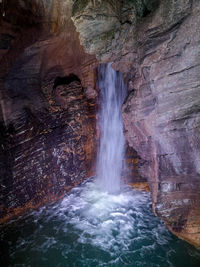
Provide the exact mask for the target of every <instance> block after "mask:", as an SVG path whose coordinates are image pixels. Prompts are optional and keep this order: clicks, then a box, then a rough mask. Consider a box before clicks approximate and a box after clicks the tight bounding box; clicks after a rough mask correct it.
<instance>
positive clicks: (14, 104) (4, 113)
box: [0, 0, 97, 222]
mask: <svg viewBox="0 0 200 267" xmlns="http://www.w3.org/2000/svg"><path fill="white" fill-rule="evenodd" d="M71 7H72V1H58V0H52V1H49V0H48V1H47V0H43V1H36V0H35V1H32V0H31V1H22V0H20V1H16V0H8V1H3V3H0V10H1V14H0V15H1V16H0V22H1V23H0V93H1V109H0V124H1V125H0V137H1V145H0V160H1V163H0V177H1V178H0V179H1V183H0V222H4V221H6V220H8V219H9V218H11V217H13V216H14V215H17V214H20V213H22V212H24V211H25V210H26V209H29V208H35V207H39V206H41V205H42V204H44V203H47V202H50V201H52V200H57V199H59V198H61V197H62V196H64V194H65V193H66V192H67V191H68V190H69V189H70V188H72V187H73V186H75V185H77V184H79V183H81V182H82V181H83V179H85V178H86V177H89V176H91V175H92V174H93V173H94V165H95V156H96V96H97V92H96V88H95V87H96V65H97V61H96V58H95V57H94V56H90V55H88V54H87V53H86V52H85V51H84V49H83V47H82V46H81V45H80V42H79V38H78V34H77V33H76V31H75V27H74V25H73V22H72V21H71V18H70V16H71Z"/></svg>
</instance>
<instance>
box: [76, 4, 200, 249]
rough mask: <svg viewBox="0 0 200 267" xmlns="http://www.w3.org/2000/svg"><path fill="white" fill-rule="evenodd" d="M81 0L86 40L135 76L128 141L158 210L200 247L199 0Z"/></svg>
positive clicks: (127, 112) (79, 23)
mask: <svg viewBox="0 0 200 267" xmlns="http://www.w3.org/2000/svg"><path fill="white" fill-rule="evenodd" d="M78 3H80V1H75V3H74V7H73V21H74V24H75V26H76V29H77V31H78V32H79V33H80V40H81V42H82V44H83V45H84V46H85V48H86V49H87V51H88V52H89V53H95V54H96V55H97V57H98V58H99V60H100V61H101V62H108V61H112V62H113V67H114V68H115V69H117V70H120V71H122V72H123V73H124V78H125V80H126V81H127V83H128V87H129V88H128V90H129V95H128V97H127V99H126V101H125V103H124V105H123V111H122V112H123V120H124V127H125V135H126V140H127V142H128V144H129V146H131V147H132V148H134V149H135V150H136V151H137V153H138V154H139V156H140V157H141V159H142V160H143V164H142V166H141V168H140V169H139V171H140V175H141V176H143V177H146V178H147V179H148V182H149V185H150V187H151V192H152V199H153V210H154V212H155V214H156V215H158V216H159V217H160V218H162V219H163V220H164V222H165V223H166V225H167V227H168V228H169V229H170V230H172V231H173V232H174V233H175V234H177V235H179V236H180V237H182V238H184V239H186V240H188V241H189V242H191V243H193V244H195V245H197V246H200V153H199V151H200V139H199V136H200V130H199V129H200V128H199V126H200V112H199V111H200V109H199V90H200V78H199V72H200V53H199V51H200V28H199V25H200V2H199V1H197V0H194V1H192V0H181V1H174V0H168V1H165V0H160V1H150V0H149V1H115V3H114V2H113V1H85V2H84V3H85V4H84V5H82V6H79V5H78ZM107 25H108V26H107ZM88 29H89V30H88ZM95 31H96V32H97V33H98V34H97V35H95V34H94V33H95Z"/></svg>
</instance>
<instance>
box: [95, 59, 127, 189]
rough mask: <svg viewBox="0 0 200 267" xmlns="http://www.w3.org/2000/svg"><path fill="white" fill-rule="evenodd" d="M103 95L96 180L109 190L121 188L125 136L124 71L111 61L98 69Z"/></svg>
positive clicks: (101, 93)
mask: <svg viewBox="0 0 200 267" xmlns="http://www.w3.org/2000/svg"><path fill="white" fill-rule="evenodd" d="M98 81H99V83H98V85H99V88H100V95H101V100H100V101H101V109H100V114H99V116H100V118H99V128H100V148H99V153H98V159H97V160H98V161H97V183H98V185H99V186H100V187H101V188H102V189H103V190H104V191H106V192H108V193H117V192H119V191H120V184H121V179H120V178H121V171H122V162H123V157H124V144H125V140H124V135H123V123H122V117H121V106H122V103H123V101H124V97H125V94H126V90H125V86H124V83H123V79H122V74H121V73H118V72H116V71H114V70H113V69H112V67H111V63H109V64H108V65H101V66H100V67H99V70H98Z"/></svg>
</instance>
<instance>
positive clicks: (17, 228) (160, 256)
mask: <svg viewBox="0 0 200 267" xmlns="http://www.w3.org/2000/svg"><path fill="white" fill-rule="evenodd" d="M0 236H1V254H2V255H1V266H45V267H46V266H48V267H51V266H52V267H53V266H60V267H65V266H85V267H90V266H133V267H134V266H141V267H145V266H148V267H150V266H152V267H153V266H159V267H160V266H162V267H165V266H166V267H168V266H176V267H184V266H185V267H199V266H200V252H199V251H198V250H197V249H195V248H194V247H193V246H191V245H189V244H187V243H186V242H185V241H182V240H180V239H178V238H177V237H175V236H173V235H172V234H171V233H170V232H169V231H168V230H167V229H166V228H165V227H164V226H163V224H162V223H161V222H160V220H159V219H158V218H156V217H155V216H154V215H153V213H152V211H151V200H150V195H149V193H142V192H137V191H134V190H133V189H131V188H129V187H124V189H122V192H121V193H120V194H118V195H114V194H108V193H106V192H103V191H101V190H99V188H97V186H96V184H95V183H94V182H93V181H92V180H91V181H89V182H86V183H84V184H82V185H81V186H79V187H77V188H74V189H73V190H72V191H71V192H70V193H69V194H68V195H67V196H66V197H65V198H64V199H63V200H62V201H60V202H59V203H57V204H54V205H50V206H46V207H43V208H41V209H40V210H39V211H34V212H32V213H29V214H27V215H26V216H25V217H21V218H19V219H18V220H15V221H12V222H10V223H8V224H7V225H6V226H4V227H2V228H1V235H0Z"/></svg>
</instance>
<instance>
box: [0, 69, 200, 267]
mask: <svg viewBox="0 0 200 267" xmlns="http://www.w3.org/2000/svg"><path fill="white" fill-rule="evenodd" d="M99 87H100V92H101V109H100V114H99V117H100V118H99V126H100V129H101V138H100V149H99V155H98V163H97V173H98V175H97V177H95V178H93V179H89V181H85V182H84V183H83V184H82V185H80V186H78V187H76V188H74V189H73V190H71V191H70V192H69V193H68V194H67V195H66V196H65V198H64V199H63V200H61V201H60V202H58V203H56V204H52V205H48V206H46V207H43V208H41V209H40V210H38V211H33V212H31V213H28V214H27V215H26V216H23V217H21V218H18V219H17V220H13V221H11V222H9V223H8V224H6V225H4V226H2V227H1V228H0V230H1V233H0V245H1V250H0V253H1V262H0V266H31V267H32V266H34V267H35V266H41V267H51V266H52V267H54V266H57V267H66V266H75V267H76V266H80V267H82V266H85V267H90V266H94V267H96V266H113V267H114V266H131V267H136V266H139V267H145V266H148V267H154V266H155V267H165V266H166V267H169V266H175V267H199V266H200V252H199V250H197V249H195V248H194V247H193V246H191V245H189V244H187V243H186V242H185V241H182V240H180V239H178V238H177V237H175V236H174V235H172V234H171V233H170V232H169V231H168V230H167V229H166V228H165V227H164V225H163V224H162V223H161V222H160V220H159V219H158V218H156V217H155V216H154V215H153V213H152V207H151V199H150V194H149V193H144V192H137V191H135V190H133V189H131V188H129V187H128V186H125V185H122V184H121V183H120V175H121V168H122V158H123V153H124V151H123V149H124V137H123V131H122V130H123V129H122V120H121V104H122V102H123V99H124V94H125V90H124V86H123V82H122V77H121V75H120V74H119V73H115V71H114V70H112V68H111V65H110V64H109V65H107V66H102V67H101V68H100V69H99Z"/></svg>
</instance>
